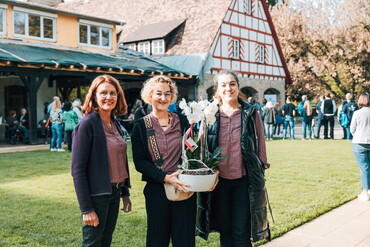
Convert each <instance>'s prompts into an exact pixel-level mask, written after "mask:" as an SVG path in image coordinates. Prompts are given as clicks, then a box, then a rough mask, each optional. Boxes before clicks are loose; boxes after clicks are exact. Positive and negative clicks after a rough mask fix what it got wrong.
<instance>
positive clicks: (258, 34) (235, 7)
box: [210, 0, 291, 84]
mask: <svg viewBox="0 0 370 247" xmlns="http://www.w3.org/2000/svg"><path fill="white" fill-rule="evenodd" d="M210 52H211V54H212V56H213V61H214V65H213V67H212V68H211V71H210V72H211V74H217V73H218V72H219V71H220V70H225V69H227V70H233V71H235V72H237V73H239V74H241V75H242V76H243V77H251V78H260V79H268V80H285V82H286V83H288V84H290V83H291V81H290V80H291V79H290V75H289V71H288V68H287V65H286V63H285V59H284V56H283V53H282V51H281V47H280V44H279V41H278V37H277V35H276V31H275V28H274V26H273V23H272V19H271V16H270V13H269V10H268V7H267V4H266V2H265V1H264V0H232V1H231V4H230V7H229V9H228V11H227V12H226V15H225V17H224V20H223V22H222V24H221V26H220V28H219V30H218V32H217V34H216V36H215V39H214V41H213V44H212V46H211V50H210Z"/></svg>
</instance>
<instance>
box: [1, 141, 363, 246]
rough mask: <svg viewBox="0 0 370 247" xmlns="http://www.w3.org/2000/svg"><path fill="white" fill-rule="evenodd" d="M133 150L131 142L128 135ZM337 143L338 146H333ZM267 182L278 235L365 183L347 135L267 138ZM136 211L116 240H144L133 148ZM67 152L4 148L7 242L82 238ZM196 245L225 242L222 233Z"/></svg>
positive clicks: (71, 242) (74, 242)
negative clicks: (338, 137)
mask: <svg viewBox="0 0 370 247" xmlns="http://www.w3.org/2000/svg"><path fill="white" fill-rule="evenodd" d="M128 150H131V145H130V143H129V146H128ZM333 150H335V151H333ZM267 152H268V161H269V163H271V168H270V169H268V170H266V179H267V189H268V192H269V198H270V202H271V206H272V209H273V214H274V218H275V223H271V231H272V236H273V237H274V238H276V237H278V236H280V235H282V234H283V233H285V232H287V231H289V230H291V229H292V228H294V227H297V226H299V225H301V224H303V223H305V222H307V221H310V220H312V219H314V218H315V217H317V216H319V215H321V214H323V213H325V212H327V211H329V210H331V209H333V208H335V207H337V206H339V205H341V204H343V203H345V202H347V201H348V200H351V199H353V198H355V197H356V196H357V194H358V193H360V191H361V186H360V179H359V171H358V167H357V165H356V163H355V161H354V157H353V154H352V151H351V143H350V142H348V141H344V140H315V141H305V142H303V141H299V140H296V141H291V140H289V141H288V140H286V141H283V140H276V141H271V142H267ZM128 159H129V164H130V175H131V183H132V189H131V191H130V193H131V201H132V203H133V211H132V212H130V213H128V214H124V213H120V215H119V218H118V222H117V227H116V230H115V232H114V236H113V244H112V247H116V246H117V247H118V246H119V247H142V246H145V232H146V212H145V200H144V196H143V192H142V191H143V187H144V185H145V183H144V182H142V181H141V174H139V173H138V172H136V170H135V168H134V166H133V163H132V155H131V152H130V151H129V152H128ZM70 166H71V155H70V153H68V152H65V153H62V152H49V151H33V152H17V153H6V154H0V198H1V199H0V212H1V213H0V246H4V247H7V246H15V247H17V246H22V247H23V246H27V247H60V246H67V247H75V246H81V215H80V211H79V209H78V203H77V199H76V196H75V192H74V188H73V183H72V177H71V172H70ZM196 246H200V247H218V246H219V236H218V234H217V233H212V234H210V238H209V240H208V241H204V240H203V239H200V238H197V243H196Z"/></svg>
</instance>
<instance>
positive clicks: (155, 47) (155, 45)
mask: <svg viewBox="0 0 370 247" xmlns="http://www.w3.org/2000/svg"><path fill="white" fill-rule="evenodd" d="M152 54H153V55H157V54H164V40H163V39H158V40H153V41H152Z"/></svg>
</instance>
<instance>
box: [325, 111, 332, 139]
mask: <svg viewBox="0 0 370 247" xmlns="http://www.w3.org/2000/svg"><path fill="white" fill-rule="evenodd" d="M323 123H324V138H325V139H329V137H328V125H330V138H331V139H334V116H324V118H323Z"/></svg>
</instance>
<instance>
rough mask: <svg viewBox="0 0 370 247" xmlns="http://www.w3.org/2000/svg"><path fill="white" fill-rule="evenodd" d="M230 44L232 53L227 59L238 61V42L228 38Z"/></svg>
mask: <svg viewBox="0 0 370 247" xmlns="http://www.w3.org/2000/svg"><path fill="white" fill-rule="evenodd" d="M230 39H231V42H232V45H231V47H232V53H231V56H230V55H229V58H232V59H239V58H240V40H239V39H233V38H230ZM229 42H230V41H229Z"/></svg>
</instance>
